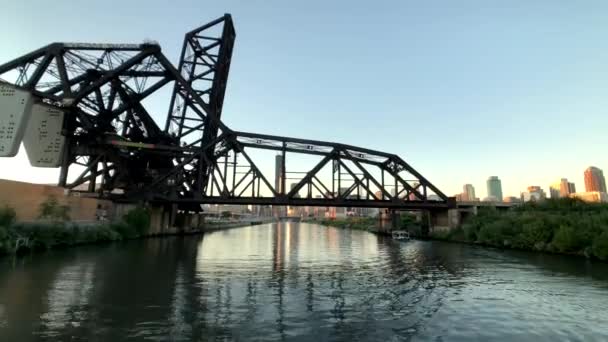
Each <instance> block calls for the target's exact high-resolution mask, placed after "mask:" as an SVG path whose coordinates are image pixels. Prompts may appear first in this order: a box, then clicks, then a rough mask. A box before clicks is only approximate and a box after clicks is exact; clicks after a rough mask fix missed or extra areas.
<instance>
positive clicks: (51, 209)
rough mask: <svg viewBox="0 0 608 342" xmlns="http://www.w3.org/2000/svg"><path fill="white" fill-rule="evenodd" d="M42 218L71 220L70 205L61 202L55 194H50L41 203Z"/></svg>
mask: <svg viewBox="0 0 608 342" xmlns="http://www.w3.org/2000/svg"><path fill="white" fill-rule="evenodd" d="M39 211H40V216H39V217H40V218H41V219H46V220H52V221H69V220H70V207H69V206H67V205H62V204H59V202H58V201H57V198H56V197H55V196H50V197H49V198H48V199H47V200H46V201H44V202H42V203H40V208H39Z"/></svg>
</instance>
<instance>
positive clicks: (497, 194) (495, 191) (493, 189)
mask: <svg viewBox="0 0 608 342" xmlns="http://www.w3.org/2000/svg"><path fill="white" fill-rule="evenodd" d="M486 185H487V187H488V198H495V199H496V200H497V201H502V183H501V182H500V179H498V177H496V176H491V177H490V178H488V180H487V181H486Z"/></svg>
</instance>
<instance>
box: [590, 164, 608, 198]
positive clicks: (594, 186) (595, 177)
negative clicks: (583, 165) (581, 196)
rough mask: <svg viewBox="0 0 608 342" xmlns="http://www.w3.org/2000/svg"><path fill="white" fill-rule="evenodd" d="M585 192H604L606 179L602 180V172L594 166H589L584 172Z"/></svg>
mask: <svg viewBox="0 0 608 342" xmlns="http://www.w3.org/2000/svg"><path fill="white" fill-rule="evenodd" d="M585 191H587V192H594V191H599V192H606V179H605V178H604V171H602V170H601V169H599V168H597V167H595V166H590V167H588V168H587V170H585Z"/></svg>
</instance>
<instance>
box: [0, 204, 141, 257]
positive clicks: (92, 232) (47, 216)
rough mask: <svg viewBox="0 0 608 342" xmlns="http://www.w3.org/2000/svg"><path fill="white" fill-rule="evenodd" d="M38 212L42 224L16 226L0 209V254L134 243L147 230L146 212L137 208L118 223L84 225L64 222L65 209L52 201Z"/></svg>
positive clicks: (66, 217) (11, 213)
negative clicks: (119, 241)
mask: <svg viewBox="0 0 608 342" xmlns="http://www.w3.org/2000/svg"><path fill="white" fill-rule="evenodd" d="M40 212H41V215H40V217H41V219H43V221H40V222H35V223H18V222H16V220H15V219H16V213H15V210H14V209H12V208H10V207H6V206H5V207H3V208H0V254H15V253H17V252H21V251H27V250H45V249H50V248H57V247H68V246H74V245H80V244H88V243H97V242H110V241H118V240H127V239H135V238H138V237H141V236H143V235H146V234H147V232H148V230H149V228H150V214H149V212H148V210H147V209H145V208H139V207H138V208H135V209H133V210H131V211H129V212H128V213H126V214H125V215H124V216H123V218H122V220H120V221H117V222H111V223H100V224H87V225H79V224H75V223H71V222H67V221H66V220H69V209H66V207H64V206H60V205H59V204H57V202H56V201H54V200H53V199H50V200H49V201H47V202H45V203H43V204H42V205H41V208H40Z"/></svg>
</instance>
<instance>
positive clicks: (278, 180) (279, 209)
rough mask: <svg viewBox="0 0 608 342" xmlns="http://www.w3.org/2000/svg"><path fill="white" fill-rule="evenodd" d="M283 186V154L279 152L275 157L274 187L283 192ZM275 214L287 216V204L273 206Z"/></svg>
mask: <svg viewBox="0 0 608 342" xmlns="http://www.w3.org/2000/svg"><path fill="white" fill-rule="evenodd" d="M282 188H283V155H282V154H277V155H276V156H275V157H274V189H275V190H276V191H277V192H278V193H281V192H282V191H281V190H282ZM272 211H273V213H274V216H285V215H286V214H287V207H285V206H274V205H273V206H272Z"/></svg>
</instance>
